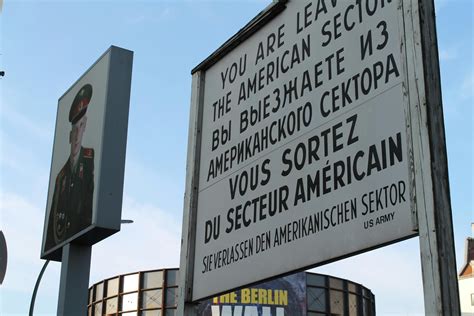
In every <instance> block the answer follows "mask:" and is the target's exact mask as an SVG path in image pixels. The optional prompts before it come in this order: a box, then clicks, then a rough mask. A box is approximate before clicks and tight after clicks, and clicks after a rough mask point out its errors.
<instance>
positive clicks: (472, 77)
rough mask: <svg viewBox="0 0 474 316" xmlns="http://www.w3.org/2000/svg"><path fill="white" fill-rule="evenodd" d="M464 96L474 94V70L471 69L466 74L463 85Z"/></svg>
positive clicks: (467, 96)
mask: <svg viewBox="0 0 474 316" xmlns="http://www.w3.org/2000/svg"><path fill="white" fill-rule="evenodd" d="M461 89H462V90H461V91H462V96H463V97H464V98H470V97H472V96H473V94H474V72H473V71H472V70H471V71H470V72H469V73H468V74H467V75H465V77H464V80H463V82H462V86H461Z"/></svg>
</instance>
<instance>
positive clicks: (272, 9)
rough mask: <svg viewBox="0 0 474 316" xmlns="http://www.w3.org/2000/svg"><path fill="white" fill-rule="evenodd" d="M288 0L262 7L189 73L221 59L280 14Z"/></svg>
mask: <svg viewBox="0 0 474 316" xmlns="http://www.w3.org/2000/svg"><path fill="white" fill-rule="evenodd" d="M287 2H288V0H273V2H272V3H271V4H269V5H268V6H267V7H266V8H265V9H263V10H262V11H261V12H260V13H259V14H257V16H255V17H254V18H253V19H252V20H251V21H250V22H249V23H247V24H246V25H245V26H244V27H243V28H241V29H240V30H239V31H238V32H237V33H235V34H234V35H233V36H232V37H231V38H229V39H228V40H227V41H226V42H225V43H224V44H222V45H221V46H220V47H219V48H218V49H217V50H215V51H214V52H213V53H212V54H211V55H210V56H209V57H207V58H206V59H204V61H202V62H201V63H200V64H199V65H197V66H196V67H194V68H193V70H191V74H194V73H196V72H198V71H205V70H207V69H209V68H210V67H211V66H212V65H214V64H215V63H217V62H218V61H219V60H221V59H222V58H223V57H224V56H225V55H227V54H228V53H229V52H230V51H232V50H233V49H234V48H236V47H237V46H239V45H240V44H241V43H242V42H243V41H245V40H246V39H247V38H249V37H250V36H251V35H253V34H254V33H255V32H257V31H258V30H260V29H261V28H262V27H263V26H265V25H266V24H267V23H268V22H270V21H271V20H272V19H273V18H274V17H275V16H277V15H278V14H280V13H281V12H282V11H283V10H284V9H285V8H286V3H287Z"/></svg>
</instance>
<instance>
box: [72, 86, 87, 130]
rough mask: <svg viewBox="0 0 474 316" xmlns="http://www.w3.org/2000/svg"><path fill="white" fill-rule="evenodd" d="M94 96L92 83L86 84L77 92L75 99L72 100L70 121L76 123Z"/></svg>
mask: <svg viewBox="0 0 474 316" xmlns="http://www.w3.org/2000/svg"><path fill="white" fill-rule="evenodd" d="M91 98H92V86H91V85H90V84H86V85H84V86H83V87H82V88H81V89H80V90H79V92H78V93H77V94H76V97H75V98H74V101H72V105H71V109H70V110H69V122H71V123H72V124H74V123H76V122H77V121H78V120H79V119H80V118H81V117H83V116H84V114H85V113H86V111H87V106H88V105H89V102H90V101H91Z"/></svg>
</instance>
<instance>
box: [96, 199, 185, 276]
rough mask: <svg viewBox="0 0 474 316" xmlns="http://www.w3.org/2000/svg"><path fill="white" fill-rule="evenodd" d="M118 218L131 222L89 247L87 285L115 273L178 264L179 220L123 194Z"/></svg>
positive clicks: (173, 266)
mask: <svg viewBox="0 0 474 316" xmlns="http://www.w3.org/2000/svg"><path fill="white" fill-rule="evenodd" d="M122 218H124V219H132V220H133V221H134V223H133V224H127V225H122V228H121V231H120V232H118V233H117V234H115V235H113V236H111V237H109V238H108V239H106V240H104V241H102V242H100V243H99V244H97V245H95V246H94V248H93V253H92V263H91V278H90V283H91V284H92V283H97V282H99V281H101V280H103V279H105V278H108V277H112V276H115V275H118V274H125V273H130V272H135V271H141V270H151V269H160V268H177V267H179V253H180V245H181V223H180V222H178V221H177V220H176V218H175V217H174V216H171V215H170V214H169V213H167V212H165V211H164V210H161V209H159V208H157V207H156V206H154V205H151V204H142V203H140V202H138V201H135V200H133V199H132V198H128V197H127V198H125V201H124V205H123V212H122ZM112 262H113V264H111V263H112Z"/></svg>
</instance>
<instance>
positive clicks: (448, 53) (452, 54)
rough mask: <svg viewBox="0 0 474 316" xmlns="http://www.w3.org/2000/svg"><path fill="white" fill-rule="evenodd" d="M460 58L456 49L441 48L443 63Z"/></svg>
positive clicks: (440, 56) (440, 57)
mask: <svg viewBox="0 0 474 316" xmlns="http://www.w3.org/2000/svg"><path fill="white" fill-rule="evenodd" d="M456 58H458V50H457V49H455V48H440V50H439V60H440V61H441V62H444V61H450V60H454V59H456Z"/></svg>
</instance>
